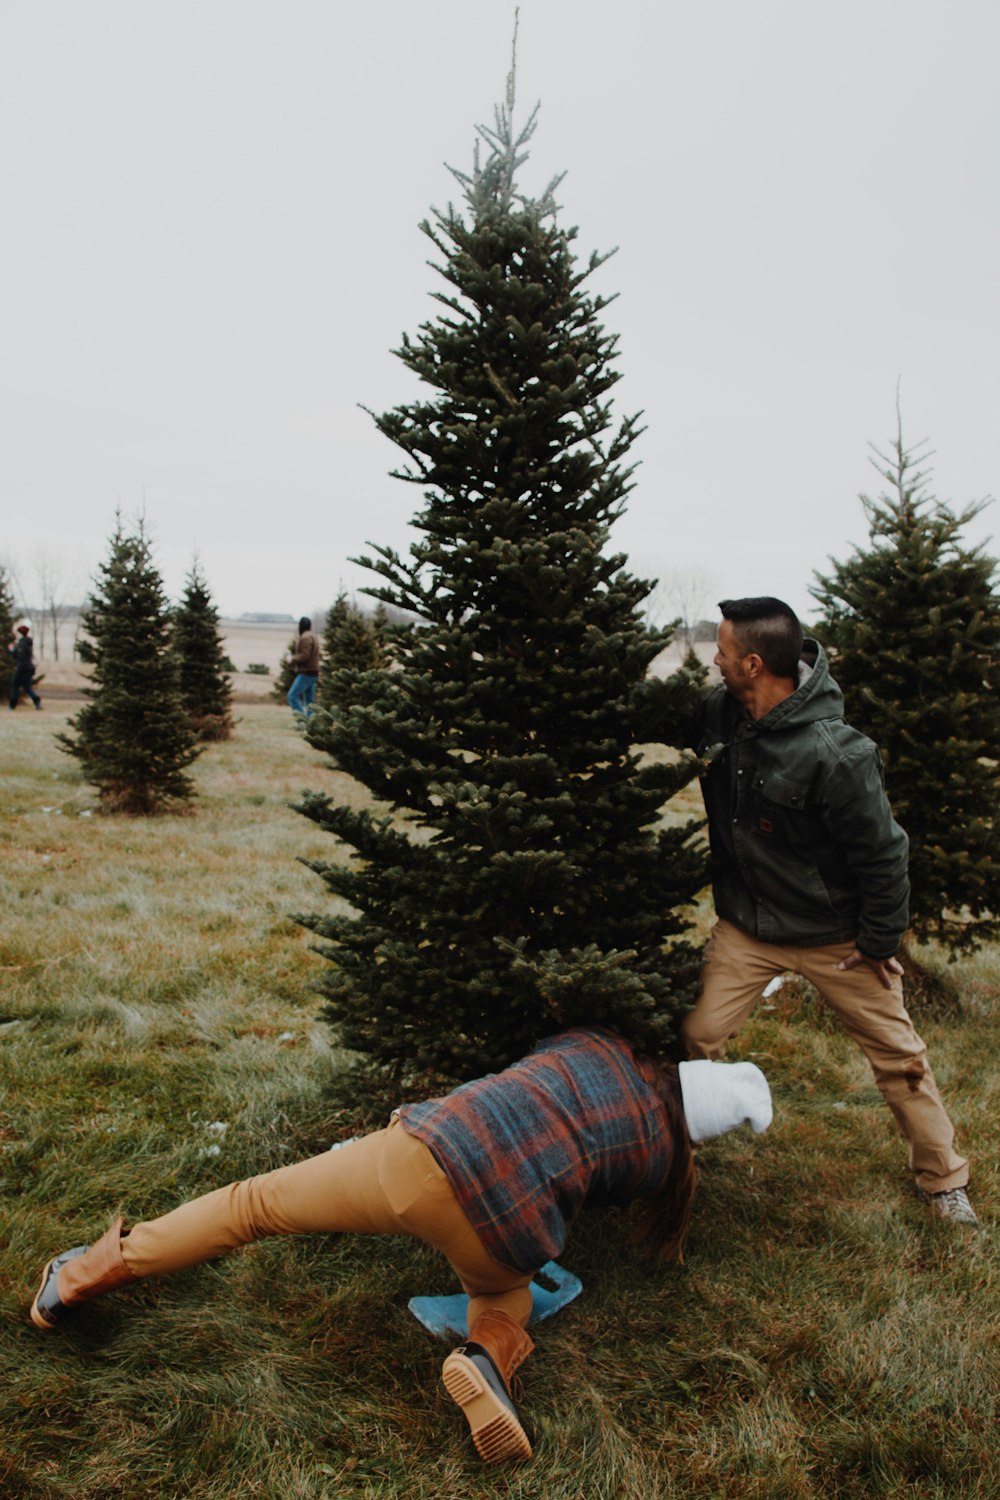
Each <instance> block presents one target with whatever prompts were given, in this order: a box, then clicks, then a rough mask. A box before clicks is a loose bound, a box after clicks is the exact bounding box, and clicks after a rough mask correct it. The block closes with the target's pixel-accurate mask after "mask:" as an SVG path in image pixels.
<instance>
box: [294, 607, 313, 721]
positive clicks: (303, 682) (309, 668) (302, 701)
mask: <svg viewBox="0 0 1000 1500" xmlns="http://www.w3.org/2000/svg"><path fill="white" fill-rule="evenodd" d="M288 659H289V661H290V662H291V664H292V666H293V667H294V668H295V677H294V678H293V680H292V685H291V687H290V688H289V689H288V705H289V707H290V708H291V710H292V712H293V713H297V714H306V715H307V714H308V713H309V710H310V708H311V707H312V705H313V703H314V702H315V700H316V681H317V678H318V677H319V641H318V640H317V639H316V637H315V636H314V635H313V628H312V620H310V618H309V616H308V615H303V616H302V618H301V620H300V621H299V644H298V646H297V647H296V649H295V650H294V651H292V652H290V653H289V657H288Z"/></svg>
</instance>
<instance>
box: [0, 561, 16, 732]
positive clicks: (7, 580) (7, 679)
mask: <svg viewBox="0 0 1000 1500" xmlns="http://www.w3.org/2000/svg"><path fill="white" fill-rule="evenodd" d="M15 618H16V616H15V601H14V587H13V584H12V583H11V577H10V574H9V573H8V572H7V569H6V568H5V567H4V566H3V564H2V563H0V702H3V703H6V702H7V699H8V698H9V697H10V684H11V679H12V677H13V676H14V658H13V656H12V655H11V653H10V647H11V645H12V643H13V640H14V621H15Z"/></svg>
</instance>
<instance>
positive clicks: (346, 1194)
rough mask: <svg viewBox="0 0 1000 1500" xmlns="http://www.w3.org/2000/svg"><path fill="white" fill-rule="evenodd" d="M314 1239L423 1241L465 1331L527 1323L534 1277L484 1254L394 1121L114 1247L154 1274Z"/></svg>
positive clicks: (418, 1149) (211, 1197)
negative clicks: (501, 1318) (264, 1242)
mask: <svg viewBox="0 0 1000 1500" xmlns="http://www.w3.org/2000/svg"><path fill="white" fill-rule="evenodd" d="M316 1233H320V1234H330V1233H334V1234H403V1235H409V1236H411V1237H412V1238H414V1239H418V1240H423V1241H424V1243H425V1244H428V1245H432V1246H433V1247H434V1249H435V1250H440V1252H441V1254H442V1255H444V1256H445V1257H446V1258H447V1260H448V1261H449V1262H450V1263H451V1266H452V1268H453V1269H454V1271H455V1273H456V1275H457V1276H458V1279H459V1281H460V1283H461V1285H462V1288H463V1290H464V1291H465V1292H466V1293H467V1294H468V1296H469V1299H470V1302H469V1326H470V1327H471V1326H472V1324H473V1323H474V1322H475V1320H476V1318H478V1317H479V1315H480V1313H483V1312H486V1311H487V1310H489V1309H491V1308H492V1309H497V1310H499V1311H501V1312H505V1313H506V1314H507V1316H508V1317H510V1318H513V1320H514V1321H515V1322H516V1323H518V1324H519V1325H520V1326H521V1327H522V1328H524V1327H526V1326H527V1322H528V1317H529V1315H530V1312H531V1291H530V1282H531V1275H530V1274H524V1273H523V1272H519V1271H510V1270H507V1269H506V1268H505V1267H504V1266H501V1265H498V1264H497V1262H496V1261H495V1260H492V1259H491V1258H490V1256H489V1255H487V1253H486V1251H485V1250H484V1249H483V1246H482V1243H481V1241H480V1239H479V1237H478V1235H477V1234H476V1233H475V1231H474V1230H473V1228H472V1226H471V1225H470V1223H469V1221H468V1219H467V1218H466V1217H465V1214H464V1213H463V1212H462V1210H461V1208H460V1207H459V1205H458V1201H457V1200H456V1198H455V1194H454V1193H453V1191H452V1189H451V1185H450V1184H449V1182H448V1179H447V1178H446V1177H445V1175H444V1172H443V1171H442V1170H441V1168H440V1167H439V1166H438V1164H437V1162H436V1161H435V1159H434V1157H433V1155H432V1154H431V1152H430V1151H429V1150H428V1149H427V1147H426V1146H425V1145H424V1144H423V1143H422V1142H421V1141H418V1140H417V1139H416V1137H415V1136H411V1135H407V1133H406V1131H405V1130H404V1129H403V1128H402V1126H401V1125H400V1123H399V1121H398V1119H397V1118H396V1117H395V1116H394V1117H393V1119H392V1120H391V1121H390V1123H389V1125H388V1127H387V1128H386V1129H385V1130H377V1131H375V1132H374V1133H373V1134H372V1135H366V1136H363V1137H362V1138H361V1139H360V1140H357V1141H351V1142H349V1143H348V1144H346V1145H344V1146H338V1147H337V1148H336V1149H335V1150H333V1151H324V1152H323V1154H322V1156H313V1157H310V1158H309V1159H308V1160H307V1161H301V1162H297V1163H296V1164H295V1165H294V1166H290V1167H279V1168H277V1170H276V1171H274V1172H265V1173H264V1174H263V1175H262V1176H260V1177H249V1178H247V1179H246V1180H245V1181H243V1182H233V1183H230V1185H229V1186H228V1187H224V1188H218V1189H217V1190H216V1191H215V1192H213V1193H206V1194H205V1195H204V1197H202V1198H195V1199H193V1200H192V1201H191V1202H190V1203H185V1204H182V1205H181V1207H180V1208H175V1209H172V1210H171V1212H170V1213H167V1214H163V1215H162V1216H161V1217H160V1218H158V1219H150V1220H149V1221H148V1222H146V1223H142V1224H136V1225H135V1226H134V1228H132V1229H130V1230H129V1231H128V1232H127V1235H126V1237H125V1238H124V1239H123V1240H122V1245H121V1250H122V1257H123V1259H124V1261H125V1264H126V1266H127V1267H128V1269H129V1270H130V1271H131V1272H132V1274H133V1275H135V1276H158V1275H162V1274H163V1273H164V1272H166V1271H179V1270H181V1269H182V1268H183V1267H184V1266H193V1265H197V1264H199V1263H200V1262H201V1261H204V1260H213V1259H214V1258H215V1257H216V1256H219V1255H225V1254H226V1253H227V1252H228V1251H230V1250H235V1249H237V1247H238V1246H240V1245H246V1244H249V1243H250V1242H251V1241H252V1240H260V1239H265V1238H267V1236H269V1235H275V1234H316Z"/></svg>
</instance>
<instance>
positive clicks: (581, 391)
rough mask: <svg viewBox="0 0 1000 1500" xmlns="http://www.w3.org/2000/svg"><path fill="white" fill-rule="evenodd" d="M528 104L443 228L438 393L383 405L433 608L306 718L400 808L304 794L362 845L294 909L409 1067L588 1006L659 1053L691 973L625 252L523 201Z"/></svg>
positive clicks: (317, 740) (467, 183) (504, 128)
mask: <svg viewBox="0 0 1000 1500" xmlns="http://www.w3.org/2000/svg"><path fill="white" fill-rule="evenodd" d="M512 108H513V79H512V78H511V80H510V82H509V85H508V96H507V103H506V107H504V108H500V109H498V110H497V113H496V121H495V128H494V129H492V130H490V129H485V128H483V129H482V130H481V131H480V135H481V138H482V140H483V141H484V142H485V145H486V148H487V151H486V160H485V162H484V163H483V164H482V165H480V161H479V157H478V152H477V157H476V161H475V164H474V166H473V170H472V173H471V175H466V174H463V173H456V174H455V175H456V177H457V178H458V180H459V182H460V183H461V185H462V187H463V190H464V195H465V205H466V210H467V218H466V217H463V215H462V213H460V212H458V211H456V210H454V209H452V208H449V209H448V211H447V212H445V213H440V212H437V213H435V215H434V219H433V222H432V223H425V224H424V225H423V226H422V228H423V230H424V232H425V233H426V234H427V235H428V237H429V238H430V240H431V241H432V243H433V244H434V246H435V248H436V250H437V251H438V252H439V254H440V256H441V265H440V266H439V270H440V272H441V274H442V276H443V277H444V279H445V281H446V282H447V284H448V289H447V290H446V291H442V292H439V293H437V294H436V295H437V297H438V300H439V301H440V302H441V303H442V304H443V306H444V313H443V315H442V316H440V317H439V318H438V319H437V321H435V322H430V323H426V324H424V325H423V326H422V327H421V329H420V333H419V336H418V337H417V338H416V339H415V340H413V341H411V340H410V339H409V338H405V337H404V341H403V346H402V348H401V349H400V350H399V351H398V353H399V357H400V358H401V359H402V361H403V363H404V364H405V365H406V366H407V367H408V368H409V369H410V370H412V371H413V372H414V373H415V374H416V375H417V376H418V377H419V379H420V380H421V381H422V382H424V383H425V388H426V387H429V388H430V389H431V391H432V392H433V394H432V395H430V396H429V397H428V398H427V399H426V400H420V401H417V402H415V403H414V404H413V405H409V406H403V407H400V408H397V409H396V410H395V411H392V412H389V413H388V414H387V415H384V416H381V417H376V418H375V420H376V422H377V425H378V427H379V428H380V430H381V431H382V432H383V433H384V434H385V435H386V436H387V437H389V438H390V439H391V440H392V441H393V442H394V443H396V444H397V445H398V446H399V447H400V448H401V449H402V450H403V452H404V454H405V455H406V458H407V460H408V465H407V466H406V467H405V468H404V469H403V470H402V471H400V472H399V473H398V476H397V477H399V478H402V479H404V480H405V481H407V482H410V483H414V484H417V485H419V486H420V488H421V490H422V491H423V493H424V497H425V501H426V504H425V508H424V509H423V510H422V511H421V512H420V514H419V515H418V516H417V517H416V519H415V522H414V524H415V527H416V528H417V530H418V532H419V533H420V537H421V539H420V540H419V541H417V542H416V543H415V544H414V545H413V546H412V548H411V553H410V560H409V561H408V562H407V561H404V560H403V559H402V558H401V557H399V556H398V555H397V554H396V553H395V552H393V551H392V550H390V549H389V548H386V547H377V548H376V549H375V551H376V559H375V560H374V561H367V560H365V559H361V560H360V561H362V562H363V563H365V562H367V566H369V567H371V568H373V570H374V572H375V573H376V574H377V575H378V576H379V578H380V580H381V581H380V583H379V584H378V586H377V587H376V588H373V589H371V590H369V591H368V592H370V593H372V594H373V595H375V597H377V598H379V599H381V600H382V601H384V602H385V603H387V604H389V605H392V606H394V607H396V608H398V609H400V610H403V611H408V612H409V618H410V619H411V620H413V619H414V617H416V619H415V621H414V623H412V624H409V625H406V624H401V625H395V626H394V627H393V656H394V667H393V670H391V671H377V672H371V671H369V672H355V673H354V674H353V682H352V683H351V685H350V690H349V691H345V693H344V699H345V700H346V704H345V702H343V701H342V702H341V703H340V704H338V705H336V706H335V708H334V710H333V711H328V712H326V713H321V714H318V715H316V716H315V717H314V718H313V719H312V720H310V723H309V726H308V729H307V731H306V732H307V735H308V737H309V738H310V739H311V740H312V741H313V743H314V744H316V745H317V746H318V747H320V748H322V749H324V750H327V751H328V752H329V753H330V755H331V756H332V758H333V761H334V763H335V764H336V765H337V766H338V767H340V768H341V769H342V770H345V771H347V772H349V773H350V774H351V775H352V776H353V777H355V778H356V779H357V780H358V781H359V782H360V783H362V785H364V786H365V787H367V788H368V789H369V791H370V792H371V793H372V794H373V796H374V797H375V798H376V799H377V801H378V802H380V803H381V807H378V806H377V807H376V809H375V810H374V811H372V810H368V809H361V810H358V809H356V808H351V807H348V806H346V805H344V804H343V803H338V802H334V801H333V800H332V799H330V798H329V797H326V796H321V795H319V794H314V795H307V796H306V798H305V799H304V801H303V803H302V804H301V810H302V811H303V812H304V813H305V814H306V815H307V816H308V817H310V818H312V819H313V820H315V821H316V823H318V824H319V825H320V826H321V827H323V828H325V829H327V830H329V831H330V832H331V833H332V834H334V835H335V836H336V837H337V838H338V839H340V840H342V841H343V843H344V844H346V845H348V846H350V847H351V848H353V850H354V851H355V854H354V857H353V859H352V860H351V861H350V862H349V863H348V864H347V865H345V864H344V863H343V862H342V861H340V860H335V861H331V862H330V863H328V864H325V863H322V862H319V861H313V862H311V863H312V868H314V869H315V870H316V871H317V872H318V873H319V874H320V875H321V876H322V877H323V879H324V880H325V881H326V884H327V886H328V887H329V889H330V890H331V891H332V892H333V893H334V894H335V895H336V896H337V897H340V898H342V900H341V909H340V912H338V913H335V914H331V915H323V916H305V917H302V918H300V920H301V921H302V922H303V923H304V925H306V926H307V927H309V928H311V929H312V930H313V931H314V932H315V933H316V934H317V935H318V936H319V937H320V938H321V939H322V940H323V944H322V947H321V948H320V951H321V952H323V953H324V954H325V955H326V956H327V957H328V958H329V960H330V967H329V969H328V970H327V972H326V974H325V976H324V979H323V981H322V985H321V987H322V990H323V993H324V994H325V996H326V1000H327V1004H326V1009H325V1012H324V1014H325V1016H326V1018H327V1020H328V1021H330V1022H331V1023H332V1024H333V1025H334V1026H335V1028H336V1029H337V1032H338V1035H339V1037H340V1039H341V1041H342V1042H343V1043H344V1044H346V1045H347V1046H348V1047H351V1048H354V1049H356V1050H357V1051H359V1052H361V1053H363V1054H365V1055H366V1058H367V1060H368V1063H369V1065H370V1064H372V1063H374V1064H376V1065H380V1066H381V1067H382V1068H384V1069H385V1070H386V1073H387V1074H388V1076H389V1077H390V1078H392V1079H393V1080H395V1081H396V1082H397V1083H398V1082H401V1081H402V1080H403V1079H405V1078H407V1077H413V1076H414V1075H418V1074H425V1073H427V1072H432V1073H435V1074H437V1075H438V1076H443V1077H449V1078H456V1077H458V1078H460V1077H463V1076H468V1075H469V1074H470V1073H474V1072H481V1071H482V1070H483V1069H485V1068H491V1067H497V1066H503V1065H504V1064H506V1063H509V1062H510V1061H511V1060H512V1059H514V1058H515V1057H517V1056H519V1055H521V1054H522V1053H523V1052H524V1050H525V1049H526V1048H527V1047H529V1046H531V1045H532V1044H533V1042H534V1041H535V1040H537V1039H538V1038H539V1037H540V1036H544V1035H545V1034H547V1033H550V1032H552V1031H554V1030H558V1029H559V1028H560V1027H562V1026H565V1025H571V1024H573V1023H575V1022H583V1021H589V1022H593V1023H604V1024H607V1025H610V1026H614V1027H617V1028H618V1029H619V1030H620V1031H621V1032H622V1033H623V1034H625V1035H626V1036H628V1037H630V1038H631V1039H632V1040H633V1041H634V1042H636V1043H637V1044H639V1045H641V1046H643V1047H646V1048H648V1049H649V1050H651V1051H653V1052H660V1053H662V1052H663V1051H664V1050H665V1049H666V1048H668V1047H669V1045H670V1044H671V1041H672V1039H673V1036H674V1029H675V1022H676V1018H677V1016H678V1014H679V1011H680V1010H681V1008H682V1007H683V1005H684V1003H685V1002H686V1001H687V1000H688V998H689V997H690V995H691V992H692V988H693V985H694V983H695V982H696V977H697V965H696V963H695V961H694V954H693V950H692V949H691V948H690V947H689V946H688V944H687V942H686V941H685V939H684V934H685V932H686V930H687V927H688V921H687V917H686V916H685V914H684V911H683V909H684V908H685V907H687V906H688V905H689V903H690V902H691V901H692V900H693V898H694V895H695V893H696V892H697V891H698V890H699V889H700V888H701V886H702V885H703V884H704V880H705V869H704V857H703V854H702V852H701V850H700V848H699V847H698V846H697V844H696V842H695V840H694V835H693V829H694V827H695V826H696V825H693V824H685V823H680V824H678V825H675V826H671V827H665V826H663V824H662V822H661V818H660V812H661V806H662V804H663V802H664V800H665V799H666V797H667V796H669V795H670V794H671V793H672V791H674V790H675V789H676V788H678V787H679V786H680V785H681V784H683V783H684V782H685V781H686V780H687V779H689V777H690V775H691V771H690V769H689V767H688V766H687V765H686V764H684V763H681V764H664V763H662V762H661V763H645V762H643V761H642V760H641V758H640V756H639V754H638V753H637V751H636V749H635V747H633V746H632V745H631V744H630V736H629V729H628V722H629V718H630V714H629V704H630V699H631V696H632V695H634V694H635V692H636V690H637V685H638V684H641V683H642V681H643V679H644V677H645V674H646V671H647V668H648V666H649V664H650V663H651V661H652V660H653V658H654V657H655V656H656V655H657V654H658V653H659V652H660V651H661V650H662V648H663V646H664V644H665V643H666V641H667V639H668V638H669V632H666V631H656V630H653V629H651V628H649V627H648V626H646V625H645V624H644V622H643V618H642V610H641V603H642V600H643V599H644V598H645V596H646V595H647V594H648V592H649V589H650V585H649V584H648V583H645V582H643V581H641V580H638V579H636V578H634V577H632V576H631V575H629V574H628V573H627V572H626V571H625V569H624V562H625V559H624V558H623V557H622V556H620V555H616V554H614V553H610V552H608V551H607V550H606V543H607V540H608V534H609V528H610V526H611V524H612V522H613V521H614V520H615V519H616V518H617V517H618V516H619V515H620V513H621V511H622V508H623V505H624V501H625V497H626V495H627V493H628V491H629V490H630V489H631V487H632V481H631V474H632V469H631V468H629V467H626V466H625V462H624V461H625V459H626V456H627V454H628V452H629V448H630V446H631V444H632V441H633V439H634V437H635V436H636V433H637V430H638V429H637V421H638V419H637V418H635V417H629V418H626V419H624V420H623V421H622V422H621V423H620V424H619V425H618V426H617V428H615V429H613V428H612V420H611V415H610V408H609V405H608V402H607V395H608V392H609V391H610V389H611V387H612V386H613V385H614V383H615V382H616V380H617V379H618V376H617V374H616V373H615V371H614V370H613V368H612V363H611V361H612V359H613V357H614V353H615V348H616V340H615V338H614V337H612V336H610V335H608V334H607V333H606V332H605V331H604V330H603V328H602V326H601V324H600V321H599V314H600V312H601V310H602V308H603V307H605V306H606V302H607V299H604V298H602V297H600V296H592V295H590V294H589V293H588V292H586V291H585V290H584V283H585V282H586V279H587V277H588V276H589V275H590V273H591V272H592V271H594V270H595V269H596V268H597V267H598V266H599V265H600V264H601V262H602V259H603V257H600V256H597V255H593V256H591V258H590V261H589V264H588V265H586V266H584V267H583V268H581V267H580V266H579V265H578V264H577V262H576V259H575V256H574V253H573V246H572V242H573V239H574V236H575V231H574V230H568V231H567V230H563V229H561V228H560V227H559V226H558V225H557V223H556V221H555V216H556V207H555V203H554V200H553V196H552V194H553V189H554V186H555V184H552V185H551V186H550V188H549V190H548V191H547V192H546V193H545V194H544V195H543V196H542V197H541V198H540V199H537V200H533V199H531V198H528V197H524V196H522V195H521V194H520V193H519V192H518V191H517V188H516V186H515V174H516V172H517V169H518V168H519V167H520V165H521V163H522V162H523V161H524V159H525V154H524V152H525V146H526V143H527V141H528V139H529V137H530V135H531V133H532V131H533V129H534V121H535V116H534V114H533V115H532V116H531V118H530V119H529V121H528V123H527V125H526V127H525V128H524V129H523V130H522V131H521V132H520V134H519V135H516V134H515V133H514V130H513V126H512ZM345 675H346V674H345ZM683 696H684V695H683V693H682V692H680V691H678V707H679V709H680V708H682V707H683V706H684V705H682V704H681V703H680V699H681V698H683ZM343 902H346V903H347V904H348V909H347V910H346V911H345V910H344V907H343V904H342V903H343Z"/></svg>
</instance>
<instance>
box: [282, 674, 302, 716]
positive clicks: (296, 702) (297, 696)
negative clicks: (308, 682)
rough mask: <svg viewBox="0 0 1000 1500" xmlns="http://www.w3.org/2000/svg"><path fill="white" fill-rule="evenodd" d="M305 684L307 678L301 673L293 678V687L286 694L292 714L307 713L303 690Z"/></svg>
mask: <svg viewBox="0 0 1000 1500" xmlns="http://www.w3.org/2000/svg"><path fill="white" fill-rule="evenodd" d="M304 684H305V678H304V677H303V676H302V674H301V673H299V674H298V675H297V676H296V677H293V678H292V685H291V687H290V688H289V689H288V692H287V694H286V697H287V699H288V706H289V708H290V709H291V710H292V713H295V714H301V713H305V705H304V704H303V702H302V689H303V686H304Z"/></svg>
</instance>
